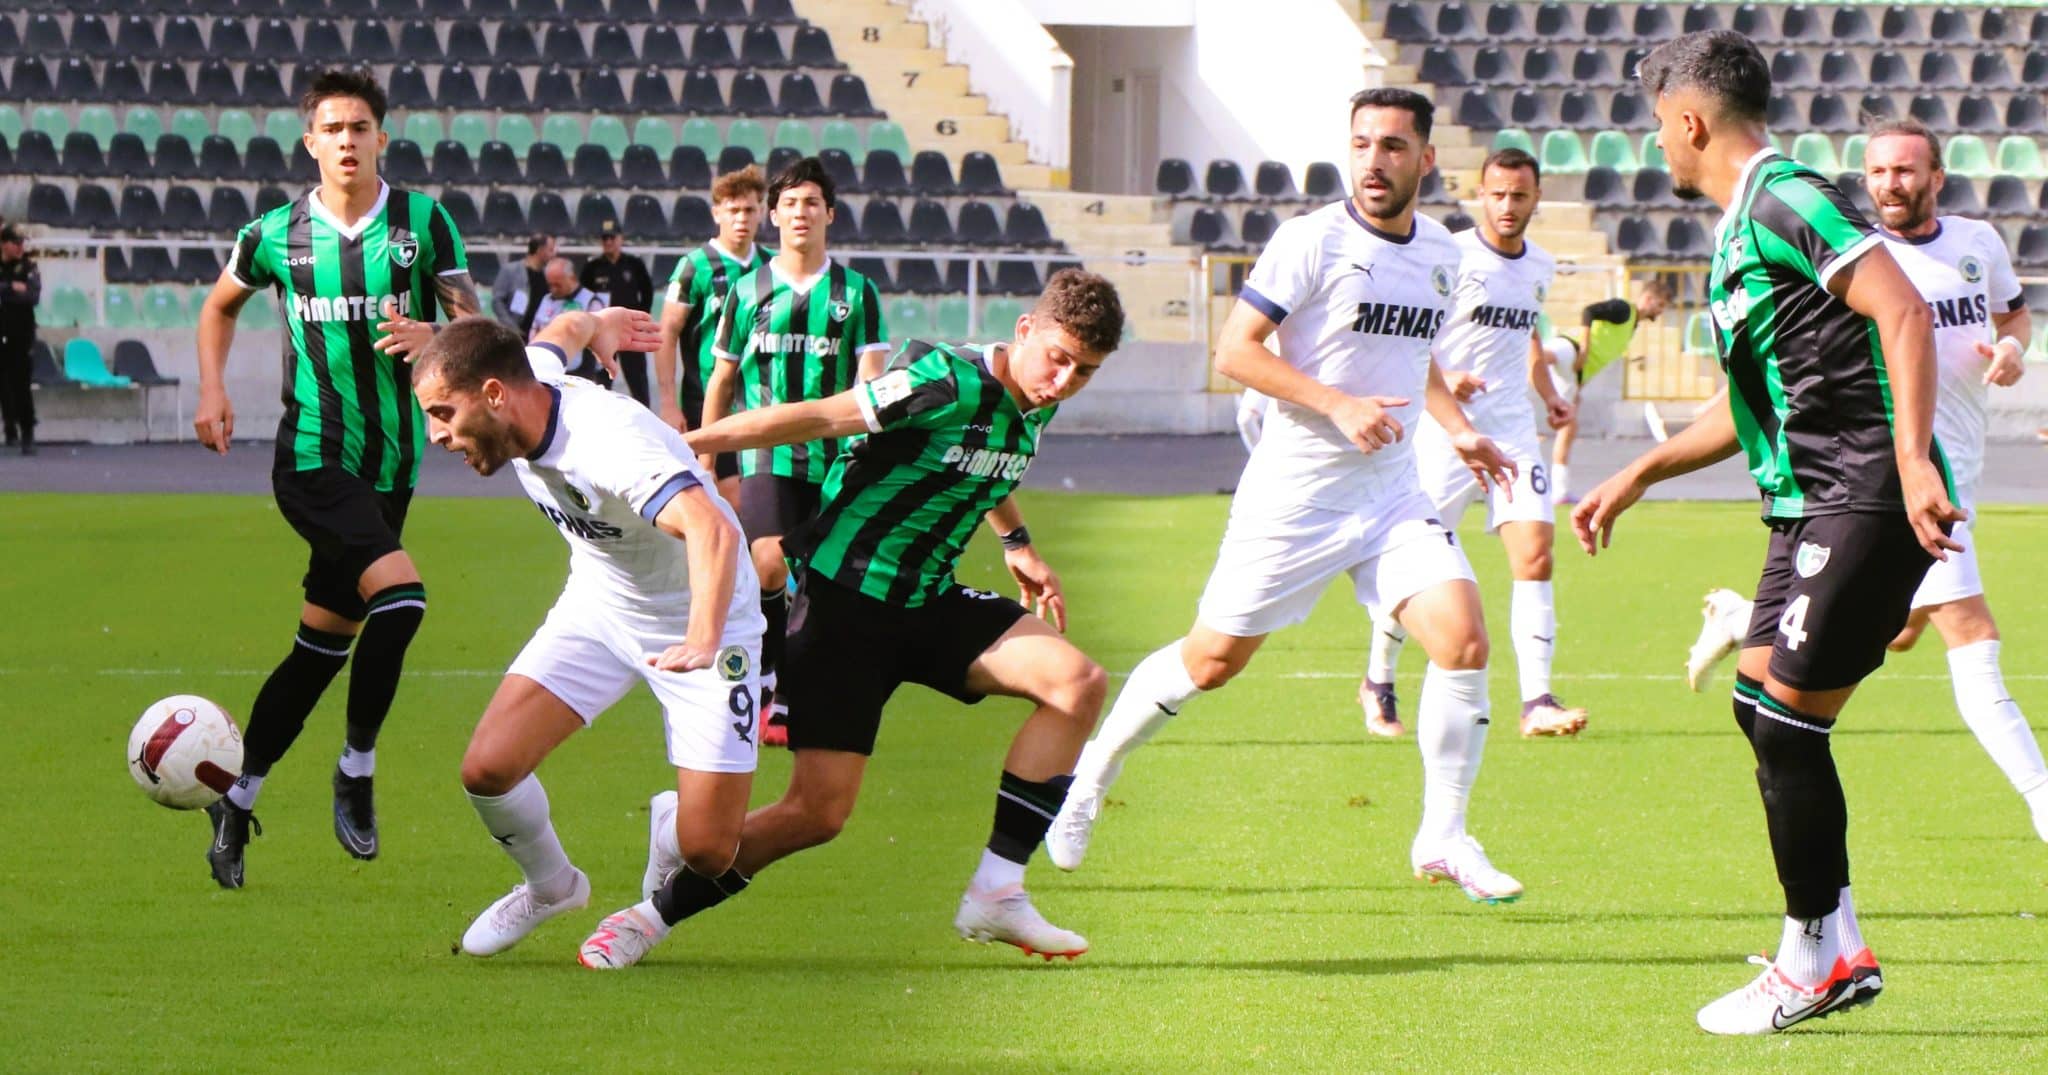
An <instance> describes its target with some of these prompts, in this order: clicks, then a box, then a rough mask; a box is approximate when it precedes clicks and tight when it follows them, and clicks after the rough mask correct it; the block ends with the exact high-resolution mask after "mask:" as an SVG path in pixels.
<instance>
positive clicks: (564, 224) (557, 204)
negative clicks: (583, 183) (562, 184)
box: [526, 190, 576, 235]
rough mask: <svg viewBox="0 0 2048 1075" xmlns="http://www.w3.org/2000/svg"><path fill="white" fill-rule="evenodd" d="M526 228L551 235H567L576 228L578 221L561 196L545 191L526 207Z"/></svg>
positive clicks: (534, 197) (535, 196) (536, 195)
mask: <svg viewBox="0 0 2048 1075" xmlns="http://www.w3.org/2000/svg"><path fill="white" fill-rule="evenodd" d="M526 226H527V227H529V228H532V229H533V230H534V231H544V232H547V233H548V234H549V235H567V234H569V233H570V229H572V228H574V227H575V226H576V220H575V218H574V217H571V216H570V215H569V206H568V205H567V204H566V203H564V202H563V201H562V196H561V195H560V194H557V193H555V192H554V191H552V190H543V191H541V192H539V193H537V194H535V195H534V196H533V200H532V201H530V202H528V203H527V205H526Z"/></svg>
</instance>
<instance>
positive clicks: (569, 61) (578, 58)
mask: <svg viewBox="0 0 2048 1075" xmlns="http://www.w3.org/2000/svg"><path fill="white" fill-rule="evenodd" d="M541 54H542V55H544V56H546V57H547V58H548V62H549V63H559V64H564V65H567V66H569V67H581V66H583V65H584V64H587V63H590V62H591V59H592V57H591V55H590V53H589V52H588V51H586V50H585V49H584V47H583V35H582V34H580V33H578V32H577V30H576V28H575V27H574V26H571V25H569V24H568V23H562V22H558V23H555V24H554V25H552V26H550V27H548V30H547V35H546V36H545V37H544V38H543V39H542V44H541ZM617 59H619V57H610V56H607V57H599V60H601V61H602V62H607V63H609V62H614V61H616V60H617ZM628 59H630V57H628Z"/></svg>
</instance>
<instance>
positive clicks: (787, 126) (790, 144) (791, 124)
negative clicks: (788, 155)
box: [774, 119, 818, 157]
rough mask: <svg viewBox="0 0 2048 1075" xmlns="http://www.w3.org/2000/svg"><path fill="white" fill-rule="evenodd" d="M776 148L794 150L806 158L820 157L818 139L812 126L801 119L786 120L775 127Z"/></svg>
mask: <svg viewBox="0 0 2048 1075" xmlns="http://www.w3.org/2000/svg"><path fill="white" fill-rule="evenodd" d="M774 143H775V148H777V149H794V150H796V151H797V152H798V153H801V154H803V155H804V156H806V157H815V156H817V155H818V139H817V136H816V135H814V134H812V133H811V125H810V124H808V123H806V122H804V121H803V120H800V119H786V120H783V121H782V122H781V123H778V124H776V125H775V138H774Z"/></svg>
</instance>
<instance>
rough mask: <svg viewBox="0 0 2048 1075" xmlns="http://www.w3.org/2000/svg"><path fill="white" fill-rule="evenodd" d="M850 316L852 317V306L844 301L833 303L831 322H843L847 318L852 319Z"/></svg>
mask: <svg viewBox="0 0 2048 1075" xmlns="http://www.w3.org/2000/svg"><path fill="white" fill-rule="evenodd" d="M852 316H853V305H852V304H851V303H848V302H845V301H843V300H842V301H839V302H835V303H833V304H832V320H834V321H844V320H846V319H847V318H849V317H852Z"/></svg>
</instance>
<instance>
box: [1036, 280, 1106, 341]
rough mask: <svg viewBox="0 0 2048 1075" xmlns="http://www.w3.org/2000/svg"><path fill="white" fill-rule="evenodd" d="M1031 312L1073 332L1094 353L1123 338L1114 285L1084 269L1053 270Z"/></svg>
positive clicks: (1075, 338)
mask: <svg viewBox="0 0 2048 1075" xmlns="http://www.w3.org/2000/svg"><path fill="white" fill-rule="evenodd" d="M1031 315H1032V316H1033V317H1034V318H1039V317H1043V318H1050V319H1051V320H1052V321H1053V323H1055V324H1057V325H1059V326H1060V327H1061V328H1063V329H1066V330H1067V331H1068V332H1071V333H1073V335H1074V340H1075V342H1077V343H1079V344H1080V345H1081V346H1083V347H1085V348H1087V349H1088V350H1089V351H1091V352H1093V353H1095V354H1098V355H1106V354H1108V353H1110V352H1111V351H1114V350H1116V345H1117V344H1119V343H1122V342H1123V338H1124V304H1123V300H1121V299H1119V298H1117V294H1116V285H1115V284H1112V283H1110V282H1109V280H1108V279H1107V278H1106V277H1102V276H1098V275H1096V274H1095V273H1092V272H1088V271H1087V270H1085V269H1061V270H1060V271H1058V272H1056V273H1053V274H1052V278H1051V279H1049V280H1047V281H1046V282H1045V290H1044V291H1041V292H1039V294H1038V302H1037V304H1036V305H1034V306H1032V307H1031Z"/></svg>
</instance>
